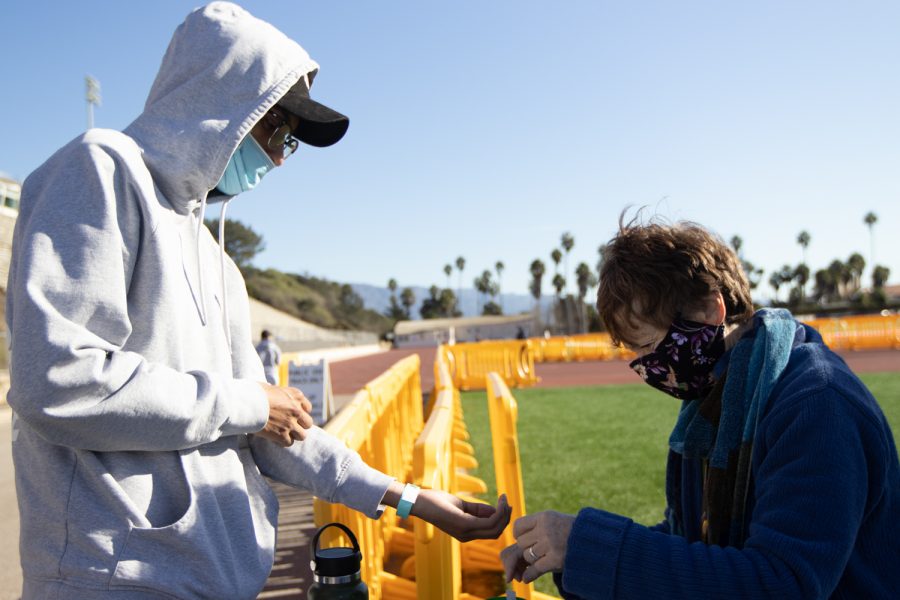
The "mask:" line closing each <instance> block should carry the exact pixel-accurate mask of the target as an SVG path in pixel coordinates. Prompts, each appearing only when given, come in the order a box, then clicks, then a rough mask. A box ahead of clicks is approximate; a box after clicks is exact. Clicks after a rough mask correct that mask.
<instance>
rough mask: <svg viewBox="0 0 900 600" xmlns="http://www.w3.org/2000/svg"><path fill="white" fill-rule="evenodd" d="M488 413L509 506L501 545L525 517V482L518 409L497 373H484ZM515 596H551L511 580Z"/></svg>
mask: <svg viewBox="0 0 900 600" xmlns="http://www.w3.org/2000/svg"><path fill="white" fill-rule="evenodd" d="M486 387H487V401H488V413H489V415H490V420H491V442H492V445H493V448H494V474H495V475H494V476H495V477H496V479H497V493H502V494H506V496H507V498H509V504H510V506H512V519H511V520H510V524H509V527H507V528H506V530H504V532H503V535H501V536H500V540H501V541H502V545H503V547H506V546H508V545H510V544H513V543H514V542H515V541H516V540H515V538H514V537H513V534H512V528H513V523H515V520H516V519H518V518H520V517H523V516H525V514H526V511H525V485H524V483H523V481H522V462H521V458H520V455H519V434H518V428H517V422H518V419H519V408H518V404H517V403H516V399H515V398H513V396H512V393H510V391H509V388H508V387H507V386H506V384H505V383H504V382H503V378H502V377H499V376H498V375H497V374H496V373H489V374H488V376H487V382H486ZM513 589H515V591H516V595H517V596H519V597H520V598H525V599H526V600H543V599H545V598H552V596H548V595H546V594H542V593H540V592H536V591H535V590H534V585H533V584H530V583H529V584H525V583H521V582H518V581H514V582H513Z"/></svg>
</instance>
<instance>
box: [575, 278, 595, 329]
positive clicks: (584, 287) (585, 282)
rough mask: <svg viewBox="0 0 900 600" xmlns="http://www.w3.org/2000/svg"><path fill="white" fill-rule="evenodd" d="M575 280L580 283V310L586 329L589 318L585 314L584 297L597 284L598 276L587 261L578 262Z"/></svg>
mask: <svg viewBox="0 0 900 600" xmlns="http://www.w3.org/2000/svg"><path fill="white" fill-rule="evenodd" d="M575 281H576V283H577V284H578V312H579V316H580V317H581V323H582V325H583V326H585V329H584V331H586V326H587V323H586V321H587V319H586V318H585V314H584V297H585V296H587V293H588V290H589V289H591V288H592V287H594V286H595V285H597V277H596V276H595V275H594V272H593V271H591V268H590V267H589V266H588V265H587V263H578V266H577V267H575Z"/></svg>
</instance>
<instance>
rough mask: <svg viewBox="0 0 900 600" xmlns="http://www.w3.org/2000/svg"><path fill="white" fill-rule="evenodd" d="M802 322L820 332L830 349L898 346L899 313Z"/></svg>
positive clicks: (870, 348) (899, 342) (868, 348)
mask: <svg viewBox="0 0 900 600" xmlns="http://www.w3.org/2000/svg"><path fill="white" fill-rule="evenodd" d="M806 324H807V325H809V326H810V327H812V328H813V329H815V330H816V331H818V332H819V333H820V334H822V340H823V341H824V342H825V345H826V346H828V347H829V348H831V349H832V350H891V349H893V350H897V349H900V315H857V316H848V317H834V318H828V319H812V320H809V321H806Z"/></svg>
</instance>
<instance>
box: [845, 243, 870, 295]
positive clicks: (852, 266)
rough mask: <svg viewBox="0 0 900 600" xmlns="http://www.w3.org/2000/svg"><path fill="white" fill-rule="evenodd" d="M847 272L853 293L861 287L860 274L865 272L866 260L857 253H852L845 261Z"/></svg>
mask: <svg viewBox="0 0 900 600" xmlns="http://www.w3.org/2000/svg"><path fill="white" fill-rule="evenodd" d="M847 270H848V271H849V272H850V277H851V281H852V282H853V291H854V292H855V291H856V290H858V289H859V288H860V287H862V274H863V271H865V270H866V259H864V258H863V256H862V254H860V253H859V252H854V253H853V254H851V255H850V258H848V259H847Z"/></svg>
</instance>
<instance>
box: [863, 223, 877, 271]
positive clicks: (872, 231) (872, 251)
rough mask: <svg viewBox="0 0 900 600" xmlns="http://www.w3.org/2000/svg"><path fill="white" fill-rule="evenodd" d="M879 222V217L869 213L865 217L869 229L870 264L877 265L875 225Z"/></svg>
mask: <svg viewBox="0 0 900 600" xmlns="http://www.w3.org/2000/svg"><path fill="white" fill-rule="evenodd" d="M877 222H878V215H876V214H875V213H873V212H872V211H869V212H867V213H866V216H865V217H863V223H865V224H866V225H867V226H868V227H869V262H870V263H872V264H873V265H874V264H875V223H877Z"/></svg>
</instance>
